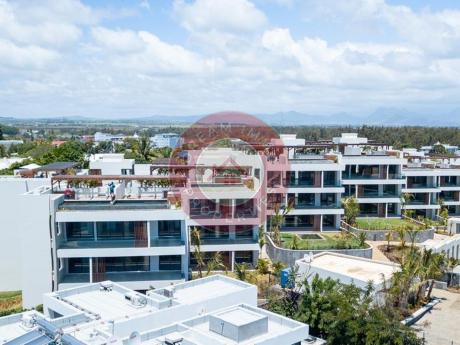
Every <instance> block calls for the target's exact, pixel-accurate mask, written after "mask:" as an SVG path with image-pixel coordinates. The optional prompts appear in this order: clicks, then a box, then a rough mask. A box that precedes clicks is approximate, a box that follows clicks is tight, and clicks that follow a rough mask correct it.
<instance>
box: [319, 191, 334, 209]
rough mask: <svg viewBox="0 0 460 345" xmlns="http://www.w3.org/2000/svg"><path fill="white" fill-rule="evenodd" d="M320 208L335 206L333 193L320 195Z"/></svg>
mask: <svg viewBox="0 0 460 345" xmlns="http://www.w3.org/2000/svg"><path fill="white" fill-rule="evenodd" d="M321 206H323V207H333V206H336V196H335V194H334V193H322V194H321Z"/></svg>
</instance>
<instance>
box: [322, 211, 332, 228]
mask: <svg viewBox="0 0 460 345" xmlns="http://www.w3.org/2000/svg"><path fill="white" fill-rule="evenodd" d="M323 228H335V216H334V215H333V214H325V215H323Z"/></svg>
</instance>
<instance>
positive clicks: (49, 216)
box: [19, 194, 62, 308]
mask: <svg viewBox="0 0 460 345" xmlns="http://www.w3.org/2000/svg"><path fill="white" fill-rule="evenodd" d="M61 197H62V196H59V195H53V194H37V195H35V194H27V195H23V196H22V201H21V205H22V207H23V208H24V210H27V214H26V215H25V216H24V217H22V218H21V224H20V227H19V231H20V232H21V248H22V250H21V253H22V258H23V259H22V268H21V275H22V279H21V280H22V304H23V307H24V308H31V307H34V306H36V305H37V304H41V303H42V296H43V294H44V293H47V292H49V291H53V284H52V282H53V259H52V257H53V256H52V253H51V232H52V231H53V230H54V216H53V213H54V212H51V210H53V209H54V208H55V207H56V205H55V204H56V203H57V202H59V199H60V198H61Z"/></svg>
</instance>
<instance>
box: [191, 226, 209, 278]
mask: <svg viewBox="0 0 460 345" xmlns="http://www.w3.org/2000/svg"><path fill="white" fill-rule="evenodd" d="M190 242H191V244H192V245H193V257H194V259H195V261H196V268H197V270H198V276H199V277H200V278H203V268H204V267H205V266H206V264H205V262H204V261H205V260H204V253H203V252H202V251H201V235H200V230H198V229H197V228H193V229H192V231H190Z"/></svg>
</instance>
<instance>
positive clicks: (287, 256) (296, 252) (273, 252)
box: [266, 233, 372, 267]
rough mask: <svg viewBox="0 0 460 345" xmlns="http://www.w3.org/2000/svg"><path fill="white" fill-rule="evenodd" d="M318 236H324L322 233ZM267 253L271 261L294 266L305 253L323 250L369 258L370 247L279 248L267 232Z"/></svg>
mask: <svg viewBox="0 0 460 345" xmlns="http://www.w3.org/2000/svg"><path fill="white" fill-rule="evenodd" d="M320 236H324V235H323V234H322V233H321V234H320ZM266 238H267V254H268V256H269V257H270V259H271V260H272V261H281V262H282V263H284V264H285V265H287V266H288V267H292V266H294V264H295V262H296V260H299V259H302V258H304V256H305V255H308V254H310V253H313V255H315V254H319V253H323V252H332V253H340V254H345V255H352V256H358V257H362V258H367V259H371V258H372V247H370V246H368V245H366V248H357V249H337V248H336V249H334V248H333V246H330V248H329V249H328V248H327V246H325V247H324V248H322V249H287V248H280V247H278V246H276V245H275V244H274V243H273V241H272V239H271V238H270V236H269V235H268V234H267V235H266ZM307 241H315V240H307Z"/></svg>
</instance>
